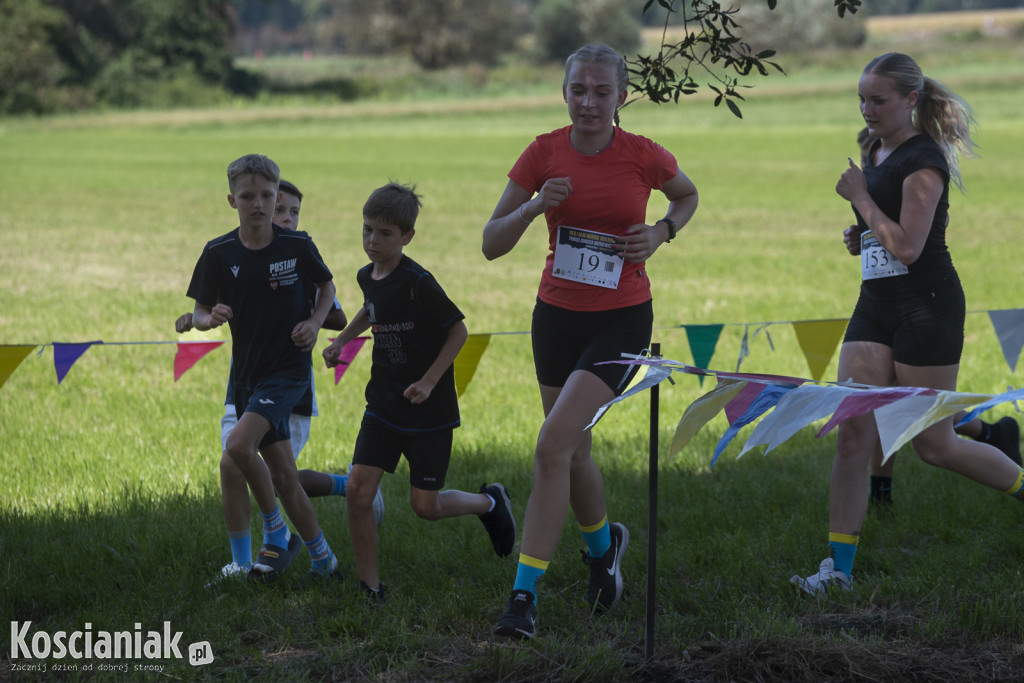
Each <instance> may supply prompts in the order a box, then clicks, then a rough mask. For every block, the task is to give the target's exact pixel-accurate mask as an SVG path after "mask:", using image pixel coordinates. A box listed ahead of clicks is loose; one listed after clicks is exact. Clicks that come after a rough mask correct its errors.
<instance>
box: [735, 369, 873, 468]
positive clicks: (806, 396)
mask: <svg viewBox="0 0 1024 683" xmlns="http://www.w3.org/2000/svg"><path fill="white" fill-rule="evenodd" d="M854 391H859V390H858V389H852V388H850V387H840V386H835V385H828V386H824V387H823V386H818V385H817V384H804V385H802V386H799V387H797V388H796V389H794V390H793V391H791V392H789V393H787V394H786V395H785V396H783V397H782V398H781V399H779V402H778V403H777V404H776V406H775V410H773V411H772V412H771V413H769V414H768V415H766V416H765V418H764V419H763V420H761V421H760V422H759V423H758V424H757V426H756V427H754V431H753V432H751V433H750V438H748V439H747V442H746V443H745V444H744V445H743V450H741V451H740V455H743V454H744V453H746V452H747V451H749V450H750V449H751V448H753V447H754V446H760V445H763V444H768V448H766V449H765V452H764V454H765V455H768V452H769V451H771V450H772V449H774V448H775V447H776V446H778V445H779V444H781V443H782V442H784V441H786V440H787V439H788V438H789V437H791V436H793V435H794V434H796V433H797V432H798V431H800V430H801V429H803V428H804V427H806V426H807V425H809V424H811V423H812V422H817V421H818V420H821V419H823V418H825V417H827V416H828V415H831V414H832V413H833V412H835V409H836V408H837V407H838V406H839V404H840V403H841V402H842V400H843V399H844V398H846V396H848V395H849V394H850V393H851V392H854ZM736 457H739V455H738V456H736Z"/></svg>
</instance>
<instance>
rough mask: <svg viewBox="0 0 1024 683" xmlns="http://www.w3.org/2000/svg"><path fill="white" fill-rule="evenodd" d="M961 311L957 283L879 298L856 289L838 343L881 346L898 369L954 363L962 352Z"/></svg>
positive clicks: (962, 303)
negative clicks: (857, 294)
mask: <svg viewBox="0 0 1024 683" xmlns="http://www.w3.org/2000/svg"><path fill="white" fill-rule="evenodd" d="M966 309H967V306H966V303H965V301H964V291H963V288H962V287H961V286H960V282H959V280H958V279H953V280H949V281H946V282H945V283H943V284H942V286H941V287H935V288H923V289H921V290H919V291H905V292H903V293H901V294H900V295H898V296H892V297H886V298H885V299H879V298H876V297H874V296H872V295H870V294H868V293H866V292H865V291H864V290H863V288H862V289H861V293H860V298H859V299H857V306H856V307H855V308H854V310H853V316H852V317H851V318H850V324H849V325H848V326H847V328H846V337H845V338H844V339H843V342H844V343H845V342H858V341H866V342H875V343H877V344H883V345H885V346H888V347H889V348H891V349H892V359H893V360H894V361H896V362H897V363H902V364H904V365H912V366H915V367H934V366H940V365H957V364H958V363H959V362H960V354H961V353H962V352H963V349H964V318H965V317H966V314H967V310H966Z"/></svg>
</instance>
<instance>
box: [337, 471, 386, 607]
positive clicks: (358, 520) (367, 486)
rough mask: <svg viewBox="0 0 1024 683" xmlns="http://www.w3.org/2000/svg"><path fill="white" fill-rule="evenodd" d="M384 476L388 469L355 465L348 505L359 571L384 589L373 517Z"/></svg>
mask: <svg viewBox="0 0 1024 683" xmlns="http://www.w3.org/2000/svg"><path fill="white" fill-rule="evenodd" d="M383 476H384V470H382V469H381V468H379V467H372V466H370V465H355V466H354V467H353V468H352V471H351V472H349V475H348V484H347V494H348V495H347V497H346V504H347V508H348V533H349V537H350V539H351V542H352V553H353V555H355V559H356V572H357V573H358V574H359V578H360V580H361V581H362V582H363V583H365V584H366V585H367V586H369V587H370V588H374V589H376V588H378V587H379V586H380V578H379V577H378V574H377V523H376V521H374V517H373V497H374V496H375V495H377V487H378V486H380V480H381V478H382V477H383Z"/></svg>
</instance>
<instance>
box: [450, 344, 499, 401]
mask: <svg viewBox="0 0 1024 683" xmlns="http://www.w3.org/2000/svg"><path fill="white" fill-rule="evenodd" d="M490 343H491V335H489V334H471V335H469V336H468V337H467V338H466V343H465V344H463V345H462V349H460V350H459V355H457V356H455V392H456V394H457V395H458V396H460V397H461V396H462V394H463V393H464V392H465V391H466V387H468V386H469V383H470V382H471V381H472V380H473V375H474V374H475V373H476V366H477V365H479V363H480V357H481V356H483V355H484V350H485V349H486V348H487V345H488V344H490Z"/></svg>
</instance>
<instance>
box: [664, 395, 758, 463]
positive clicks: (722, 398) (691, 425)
mask: <svg viewBox="0 0 1024 683" xmlns="http://www.w3.org/2000/svg"><path fill="white" fill-rule="evenodd" d="M746 384H747V383H746V382H743V381H740V380H734V379H722V378H719V380H718V384H717V385H716V386H715V388H714V389H712V390H711V391H709V392H708V393H706V394H704V395H703V396H701V397H700V398H698V399H697V400H696V401H694V402H693V403H691V404H690V405H689V406H688V407H687V408H686V410H685V411H684V412H683V417H682V418H681V419H680V420H679V424H678V425H676V433H675V436H673V437H672V445H671V446H669V449H668V457H669V458H671V457H672V456H674V455H675V454H676V453H678V452H679V451H681V450H683V448H684V447H685V446H686V444H688V443H690V439H692V438H693V436H694V434H696V433H697V432H699V431H700V429H701V427H703V426H704V425H705V424H707V423H708V422H709V421H710V420H711V418H713V417H714V416H715V415H717V414H718V413H719V411H721V410H722V408H723V407H724V406H725V404H726V403H728V402H729V401H730V400H732V397H733V396H735V395H736V394H737V393H739V391H740V390H741V389H742V388H743V387H744V386H746Z"/></svg>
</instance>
